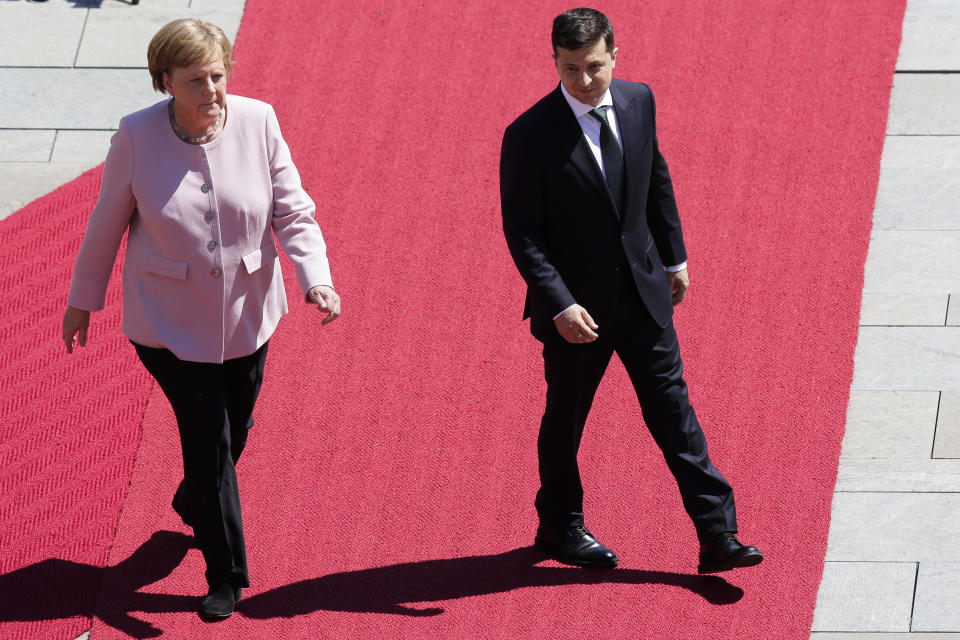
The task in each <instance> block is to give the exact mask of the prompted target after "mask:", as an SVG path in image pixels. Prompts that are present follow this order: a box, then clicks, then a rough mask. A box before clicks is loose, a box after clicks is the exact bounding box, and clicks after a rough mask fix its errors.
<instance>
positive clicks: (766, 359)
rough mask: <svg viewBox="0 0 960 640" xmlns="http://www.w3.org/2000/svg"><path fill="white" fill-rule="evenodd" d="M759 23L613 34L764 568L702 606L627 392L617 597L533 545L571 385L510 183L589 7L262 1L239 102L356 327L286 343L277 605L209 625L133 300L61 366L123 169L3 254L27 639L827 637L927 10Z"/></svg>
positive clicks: (717, 18)
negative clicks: (911, 22)
mask: <svg viewBox="0 0 960 640" xmlns="http://www.w3.org/2000/svg"><path fill="white" fill-rule="evenodd" d="M735 5H736V9H735V10H734V9H733V8H732V7H733V4H731V3H717V2H712V1H707V0H685V1H682V2H672V1H671V2H667V1H665V0H649V1H647V2H643V3H640V5H639V6H638V5H637V4H636V3H627V2H616V3H615V2H610V3H608V4H607V5H605V6H603V7H601V9H603V10H604V11H606V12H607V13H608V15H610V17H611V19H612V20H613V23H614V26H615V28H616V30H617V43H618V46H619V47H620V57H619V58H618V65H617V75H618V76H619V77H622V78H627V79H634V80H643V81H646V82H648V83H649V84H650V85H651V86H652V87H653V89H654V91H655V93H656V95H657V98H658V114H659V118H658V121H659V127H660V131H659V133H660V141H661V146H662V148H663V150H664V153H665V155H666V157H667V159H668V161H669V162H670V163H671V168H672V171H673V175H674V181H675V184H676V187H677V192H678V198H679V202H680V207H681V212H682V215H683V219H684V223H685V230H686V235H687V239H688V250H689V252H690V255H691V263H690V265H691V278H692V281H693V286H692V288H691V291H690V295H689V297H688V300H687V302H685V303H684V304H683V305H682V306H681V307H680V309H679V310H678V314H677V324H678V329H679V332H680V336H681V344H682V345H683V352H684V357H685V362H686V370H687V378H688V381H689V382H690V385H691V391H692V399H693V402H694V404H695V406H696V407H697V410H698V414H699V415H700V417H701V421H702V422H703V424H704V428H705V430H706V431H707V435H708V438H709V440H710V443H711V447H712V449H711V451H712V457H713V459H714V460H715V462H716V463H717V465H718V466H719V467H720V469H721V470H722V471H723V473H724V474H725V475H726V476H727V478H728V479H729V480H730V481H731V483H732V484H733V485H734V488H735V489H736V491H737V501H738V507H739V514H740V520H741V531H742V534H743V535H742V538H744V539H745V540H747V541H749V542H750V543H753V544H757V545H758V546H760V547H761V548H762V549H763V550H764V551H765V552H766V556H767V559H766V561H765V563H764V564H763V565H761V566H760V567H757V568H755V569H749V570H743V571H740V572H736V573H731V574H725V575H723V576H722V577H710V578H699V577H697V576H695V575H694V572H695V569H696V564H695V562H696V558H695V538H694V532H693V528H692V526H691V525H690V524H689V522H688V521H687V520H686V517H685V515H684V514H683V511H682V508H681V505H680V500H679V496H678V495H677V492H676V489H675V486H674V485H673V481H672V479H671V478H670V476H669V474H668V473H667V471H666V469H665V466H664V464H663V462H662V459H661V458H660V456H659V453H658V452H657V451H656V450H655V447H654V446H653V443H652V441H651V439H650V438H649V436H648V435H647V434H646V431H645V429H644V428H643V426H642V423H641V420H640V414H639V409H638V408H637V406H636V402H635V398H634V397H632V391H630V388H629V385H628V383H627V380H626V376H625V374H624V373H623V371H622V367H620V366H619V365H615V366H613V367H612V368H611V371H610V373H609V374H608V376H607V379H606V380H605V382H604V383H603V385H602V387H601V390H600V393H599V397H598V400H597V404H596V407H595V409H594V412H593V413H592V416H591V420H590V423H589V424H588V427H587V433H586V436H585V439H584V444H583V450H582V453H581V460H582V467H583V469H584V483H585V485H586V489H587V504H586V509H587V518H588V521H587V523H588V526H590V527H591V529H592V530H593V531H594V532H595V533H596V534H597V535H598V536H599V537H600V538H601V539H602V540H603V541H604V542H606V543H607V544H609V545H611V546H612V547H614V548H615V549H616V550H617V551H618V553H619V554H620V556H621V558H622V561H623V562H622V564H621V567H620V568H618V569H616V570H614V571H610V572H590V571H583V570H577V569H571V568H565V567H562V566H560V565H557V564H554V563H552V562H538V561H539V560H540V557H539V556H538V555H537V554H536V553H534V552H532V551H531V550H530V549H529V548H528V545H529V544H530V543H531V542H532V536H533V531H534V528H535V515H534V512H533V507H532V499H533V494H534V491H535V489H536V459H535V441H536V429H537V425H538V423H539V414H540V411H541V409H542V401H543V392H544V384H543V381H542V374H541V364H540V358H539V352H538V348H537V344H536V343H535V341H534V340H533V339H532V338H531V337H530V336H529V335H528V333H527V327H526V325H525V324H521V322H520V319H519V318H520V311H521V307H522V298H523V286H522V283H521V281H520V278H519V276H518V275H517V274H516V273H515V270H514V268H513V265H512V263H511V261H510V258H509V256H508V254H507V251H506V247H505V243H504V241H503V239H502V236H501V232H500V227H499V224H500V222H499V215H500V214H499V202H498V187H497V162H498V156H499V144H500V136H501V134H502V131H503V128H504V127H505V126H506V125H507V124H508V123H509V122H510V121H511V120H512V119H513V118H514V117H515V116H516V115H518V114H519V113H520V112H521V111H523V110H524V109H525V108H526V107H528V106H530V105H531V104H533V102H535V101H536V100H537V99H538V98H539V97H540V96H542V95H543V94H545V93H546V92H547V91H549V90H551V89H552V88H553V87H554V86H555V84H556V82H557V79H556V74H555V71H554V70H553V69H552V67H551V59H550V57H549V54H550V49H549V29H550V21H551V19H552V17H553V15H554V14H555V13H556V12H557V11H559V10H562V9H563V8H565V6H557V5H556V4H555V3H547V2H540V1H534V2H527V3H525V4H524V5H523V7H522V8H521V9H518V8H517V5H516V4H515V3H509V2H505V1H485V2H478V3H456V4H455V3H449V4H446V3H444V4H440V5H438V4H437V3H427V4H421V3H412V4H409V5H405V6H401V5H399V4H391V3H382V2H371V1H369V0H355V1H352V2H344V1H340V0H336V1H333V0H331V2H327V3H324V4H323V9H322V10H317V5H315V4H313V3H308V2H303V1H301V2H295V1H286V2H278V1H276V0H273V1H267V0H248V2H247V7H246V13H245V16H244V21H243V26H242V28H241V31H240V36H239V38H238V43H237V52H236V57H237V59H238V60H239V62H240V64H239V65H237V67H236V68H235V75H234V77H233V78H232V80H231V85H230V90H231V92H233V93H238V94H242V95H249V96H252V97H257V98H261V99H265V100H267V101H269V102H271V103H273V104H274V105H275V106H276V109H277V112H278V115H279V117H280V122H281V125H282V126H283V128H284V131H285V135H286V137H287V140H288V141H289V142H290V145H291V147H292V150H293V154H294V158H295V160H296V161H297V163H298V165H299V166H300V169H301V172H302V174H303V178H304V183H305V185H306V186H307V188H308V190H309V191H310V192H311V194H312V195H313V196H314V198H315V200H316V201H317V203H318V207H319V211H318V218H319V220H320V223H321V226H322V228H323V230H324V233H325V235H326V237H327V240H328V244H329V246H330V254H331V260H332V262H333V267H334V277H335V279H336V282H337V288H338V290H339V291H340V293H341V295H342V296H343V301H344V315H343V317H342V318H341V319H340V320H338V321H337V322H336V323H334V324H333V325H331V326H329V327H324V328H321V327H320V322H319V321H320V316H319V315H318V314H317V313H315V312H313V311H312V309H310V308H308V307H306V306H295V307H294V310H293V313H292V314H291V315H290V316H289V317H288V318H287V319H286V320H285V321H284V322H283V323H281V328H280V330H279V331H278V332H277V334H276V335H275V337H274V339H273V340H272V343H271V354H270V358H269V359H268V365H267V367H268V371H267V381H266V384H265V386H264V390H263V395H262V396H261V402H260V404H259V406H258V411H257V413H256V418H257V426H256V427H255V429H254V431H253V432H252V433H251V439H250V444H249V446H248V449H247V452H246V453H245V454H244V459H243V460H242V461H241V463H240V470H239V472H240V482H241V493H242V496H243V500H244V514H245V524H246V532H247V544H248V552H249V561H250V572H251V581H252V584H253V586H252V588H251V589H249V590H247V591H246V592H245V597H244V601H243V602H241V604H240V608H239V613H238V614H237V615H235V616H234V617H233V618H231V619H230V620H229V621H227V622H225V623H220V624H218V625H217V626H216V627H211V626H209V625H205V624H203V623H201V622H200V621H199V620H198V619H197V618H196V616H195V614H194V610H195V609H196V607H197V606H198V604H199V599H198V598H197V597H196V596H197V594H199V593H200V592H201V590H202V589H203V584H202V560H201V558H200V556H199V553H198V552H197V551H196V550H195V549H188V544H189V538H187V537H186V536H184V535H182V532H185V529H184V528H183V527H182V525H179V523H178V522H177V520H176V518H175V516H174V514H173V513H172V512H171V511H170V509H169V499H170V496H171V494H172V492H173V489H174V488H175V485H176V482H177V481H178V480H179V473H180V472H179V465H180V462H179V454H178V450H177V443H176V439H175V438H176V436H175V428H174V426H173V422H172V414H171V412H170V410H169V408H168V406H167V404H166V401H165V400H164V398H163V396H162V395H161V394H160V393H159V392H158V391H157V390H156V389H153V390H152V391H150V390H149V389H150V388H151V387H150V385H149V383H148V381H147V378H146V376H145V375H144V374H143V373H142V371H141V368H140V367H139V365H138V364H137V363H136V361H135V357H134V355H133V353H132V349H131V348H129V347H128V346H125V344H124V341H123V339H122V337H120V336H119V331H118V324H119V322H118V307H117V304H116V302H117V300H118V296H119V286H118V283H115V285H116V286H115V287H114V288H113V289H112V293H111V301H112V302H111V306H110V307H109V308H108V311H106V312H104V313H101V314H99V316H97V317H96V322H97V329H96V333H95V335H94V336H93V341H92V345H91V347H88V348H87V349H86V350H84V351H82V353H81V354H80V355H79V356H73V357H70V358H68V357H66V356H65V354H64V355H62V354H61V350H62V345H61V344H60V342H59V340H58V338H57V336H58V335H59V329H58V326H59V314H60V312H61V307H62V303H63V297H64V296H65V292H66V288H67V282H68V274H69V268H70V265H71V263H72V259H73V255H74V253H75V251H76V248H77V245H78V243H79V240H80V237H81V235H82V229H83V222H84V218H85V214H86V212H87V211H89V209H90V207H91V206H92V205H93V202H94V200H95V192H96V181H97V179H98V174H97V172H93V173H91V174H88V175H87V176H85V177H83V178H81V179H79V180H78V181H75V182H74V183H71V184H69V185H67V186H66V187H64V188H63V189H61V190H59V191H58V192H55V193H54V194H51V195H50V196H48V197H46V198H43V199H41V200H40V201H37V202H35V203H33V204H32V205H30V206H29V207H27V208H26V209H24V210H22V211H20V212H18V213H17V214H15V215H14V216H13V217H12V218H10V219H9V220H6V221H4V222H3V223H0V239H2V242H0V280H2V281H3V282H4V291H5V292H7V295H6V296H5V297H6V298H7V300H8V301H9V300H10V299H11V298H12V299H13V304H9V303H8V304H7V305H5V310H4V311H3V312H2V313H3V319H4V322H3V323H2V325H0V337H2V340H3V344H2V347H0V367H2V368H0V376H2V379H3V399H2V403H0V415H2V417H3V420H2V421H0V434H2V445H0V461H2V462H3V463H4V464H3V465H2V466H0V486H2V487H3V493H2V498H0V500H2V502H0V532H2V538H0V545H2V548H3V557H2V565H0V571H2V572H3V574H4V575H0V588H2V590H3V591H2V593H3V594H4V602H3V603H0V621H3V622H0V635H3V636H4V637H14V638H37V637H42V638H67V639H68V640H69V638H72V637H73V636H70V633H74V632H75V634H74V635H76V634H79V632H80V631H82V630H83V629H84V628H87V627H88V625H89V622H88V620H87V619H86V618H87V617H89V616H93V620H94V622H93V625H94V630H93V635H92V638H93V640H102V639H107V638H129V637H137V638H144V637H154V636H157V635H161V634H162V636H163V637H170V638H177V639H181V638H187V639H189V638H211V637H216V638H250V637H269V638H291V639H293V638H336V639H340V638H368V637H383V638H444V639H447V638H519V637H522V638H551V639H552V638H573V637H604V638H643V639H655V640H690V639H711V640H714V639H730V640H734V639H736V640H768V639H769V638H777V639H778V640H779V639H788V640H800V639H803V640H806V639H807V638H808V637H809V630H810V623H811V620H812V615H813V606H814V601H815V596H816V591H817V586H818V584H819V579H820V574H821V570H822V562H823V554H824V549H825V545H826V536H827V530H828V526H829V512H830V502H831V497H832V491H833V486H834V481H835V476H836V468H837V458H838V455H839V449H840V439H841V436H842V432H843V424H844V416H845V410H846V403H847V396H848V392H849V385H850V380H851V376H852V358H853V351H854V345H855V342H856V335H857V317H858V311H859V301H860V292H861V286H862V279H863V262H864V259H865V256H866V249H867V242H868V237H869V230H870V219H871V211H872V206H873V200H874V194H875V189H876V182H877V177H878V170H879V161H880V152H881V148H882V144H883V135H884V127H885V122H886V114H887V107H888V97H889V90H890V86H891V80H892V74H893V70H894V62H895V58H896V53H897V48H898V44H899V34H900V23H901V20H902V17H903V11H904V2H903V0H896V1H892V2H886V3H875V2H872V1H868V0H855V1H854V0H852V1H851V2H846V3H843V4H842V5H837V4H834V5H831V4H824V3H822V2H819V1H815V0H800V1H797V0H791V1H789V2H788V1H786V0H775V1H770V0H763V1H761V0H743V1H741V2H739V3H735ZM289 282H290V284H291V285H292V284H293V282H292V279H291V280H289ZM289 293H290V296H291V299H294V300H295V299H297V298H298V294H297V293H296V291H294V289H293V288H291V289H290V290H289ZM141 416H142V419H141ZM141 422H142V436H141V432H140V430H139V429H138V427H140V425H141ZM141 437H142V440H140V439H141ZM128 480H129V487H127V481H128ZM124 492H125V493H124ZM121 503H122V510H121ZM115 526H116V533H115V534H114V527H115ZM174 532H181V533H174ZM108 550H109V552H108ZM50 559H56V560H50ZM45 560H46V561H47V562H45V563H44V562H42V561H45ZM62 584H67V585H73V588H64V587H57V588H58V589H62V590H63V593H61V594H59V595H57V598H55V599H54V600H55V602H56V604H55V605H50V606H48V607H46V608H44V605H42V604H37V600H38V598H37V597H35V596H36V593H37V592H38V591H40V592H49V589H51V588H52V587H54V586H56V585H62ZM31 590H33V591H31ZM8 594H16V598H14V599H13V600H8V599H7V596H8ZM31 594H33V595H32V596H31ZM40 600H43V598H40ZM94 600H95V602H93V601H94ZM8 602H14V604H8ZM70 616H75V617H72V618H71V617H70Z"/></svg>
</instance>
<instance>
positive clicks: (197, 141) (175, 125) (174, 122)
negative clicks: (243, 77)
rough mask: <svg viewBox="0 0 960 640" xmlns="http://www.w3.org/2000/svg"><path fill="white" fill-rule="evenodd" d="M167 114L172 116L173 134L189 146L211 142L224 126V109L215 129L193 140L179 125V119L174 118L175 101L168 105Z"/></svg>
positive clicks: (219, 114)
mask: <svg viewBox="0 0 960 640" xmlns="http://www.w3.org/2000/svg"><path fill="white" fill-rule="evenodd" d="M167 113H168V114H169V115H170V126H171V127H173V132H174V133H175V134H177V137H178V138H180V139H181V140H183V141H184V142H186V143H187V144H203V143H204V142H209V141H210V139H211V138H213V136H215V135H217V133H218V132H219V131H220V127H221V126H222V125H223V109H221V110H220V113H218V114H217V121H216V122H214V123H213V127H212V128H211V129H210V131H208V132H207V133H205V134H203V135H202V136H199V137H196V138H193V137H191V136H188V135H187V134H186V132H185V131H184V130H183V129H182V128H181V127H180V125H179V124H178V123H177V119H176V118H174V117H173V100H171V101H170V102H168V103H167Z"/></svg>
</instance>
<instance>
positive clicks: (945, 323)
mask: <svg viewBox="0 0 960 640" xmlns="http://www.w3.org/2000/svg"><path fill="white" fill-rule="evenodd" d="M951 297H953V294H952V293H948V294H947V310H946V311H945V312H944V316H943V326H945V327H946V326H947V321H949V320H950V298H951Z"/></svg>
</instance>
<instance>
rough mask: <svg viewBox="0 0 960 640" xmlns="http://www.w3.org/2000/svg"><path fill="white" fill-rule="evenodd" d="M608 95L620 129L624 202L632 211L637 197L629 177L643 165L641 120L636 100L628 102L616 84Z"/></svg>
mask: <svg viewBox="0 0 960 640" xmlns="http://www.w3.org/2000/svg"><path fill="white" fill-rule="evenodd" d="M610 94H611V96H612V97H613V107H614V109H615V110H616V113H617V125H618V128H619V129H620V146H621V147H623V164H624V166H623V177H624V180H625V181H626V184H625V185H624V188H625V189H626V194H625V195H624V201H625V203H626V205H625V206H626V210H627V211H631V210H632V208H633V207H632V206H631V205H632V204H633V201H634V199H635V197H636V195H637V193H636V189H637V188H636V185H634V183H633V180H631V179H630V176H632V175H635V174H636V172H637V170H638V169H639V167H640V165H641V164H642V163H643V148H642V146H641V145H642V144H643V131H642V128H641V118H640V114H639V112H638V107H637V102H636V100H628V99H627V98H626V96H624V95H623V93H621V92H620V89H619V88H618V87H617V86H616V83H613V84H611V85H610Z"/></svg>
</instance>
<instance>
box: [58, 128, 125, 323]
mask: <svg viewBox="0 0 960 640" xmlns="http://www.w3.org/2000/svg"><path fill="white" fill-rule="evenodd" d="M133 158H134V156H133V140H132V138H131V135H130V130H129V127H128V125H127V123H126V121H125V120H121V121H120V127H119V128H118V129H117V132H116V133H115V134H113V137H112V138H111V139H110V149H109V150H108V151H107V159H106V161H105V162H104V166H103V176H102V178H101V180H100V196H99V198H98V199H97V204H96V206H94V208H93V212H92V213H91V214H90V220H89V221H88V222H87V230H86V233H84V236H83V243H82V244H81V245H80V251H79V253H78V254H77V260H76V262H75V263H74V265H73V279H72V281H71V283H70V293H69V294H68V295H67V304H69V305H71V306H74V307H76V308H78V309H84V310H86V311H99V310H101V309H103V307H104V305H105V303H106V297H107V285H108V284H109V282H110V273H111V272H112V271H113V264H114V262H116V259H117V250H118V249H119V248H120V241H121V240H122V239H123V234H124V232H126V230H127V227H128V226H129V225H130V220H131V218H132V217H133V212H134V211H135V210H136V200H135V198H134V195H133V186H132V176H133Z"/></svg>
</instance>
